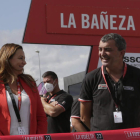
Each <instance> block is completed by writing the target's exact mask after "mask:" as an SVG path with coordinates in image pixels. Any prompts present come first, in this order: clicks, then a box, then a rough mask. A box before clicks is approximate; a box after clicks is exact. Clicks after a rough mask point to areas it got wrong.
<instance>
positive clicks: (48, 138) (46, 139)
mask: <svg viewBox="0 0 140 140" xmlns="http://www.w3.org/2000/svg"><path fill="white" fill-rule="evenodd" d="M44 138H45V140H52V138H51V136H50V135H44Z"/></svg>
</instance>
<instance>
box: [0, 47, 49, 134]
mask: <svg viewBox="0 0 140 140" xmlns="http://www.w3.org/2000/svg"><path fill="white" fill-rule="evenodd" d="M25 65H26V61H25V55H24V52H23V48H22V46H20V45H17V44H5V45H4V46H3V47H2V48H1V50H0V135H24V134H26V135H29V134H45V133H47V119H46V115H45V113H44V110H43V107H42V104H41V101H40V97H39V94H38V90H37V87H36V84H35V81H34V79H33V78H32V77H31V76H30V75H27V74H23V70H24V69H23V68H24V66H25ZM14 103H15V104H16V105H15V104H14Z"/></svg>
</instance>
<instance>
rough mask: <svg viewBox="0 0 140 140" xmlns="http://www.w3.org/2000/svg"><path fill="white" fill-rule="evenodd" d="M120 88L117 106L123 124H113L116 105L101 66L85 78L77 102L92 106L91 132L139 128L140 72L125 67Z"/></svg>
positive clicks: (139, 70) (136, 69)
mask: <svg viewBox="0 0 140 140" xmlns="http://www.w3.org/2000/svg"><path fill="white" fill-rule="evenodd" d="M122 84H123V90H122V94H121V95H122V99H121V100H120V104H119V106H120V111H121V112H122V118H123V123H114V117H113V112H114V111H116V108H115V106H116V104H115V102H114V99H113V97H112V93H111V90H110V89H109V86H108V82H107V80H106V76H105V74H104V70H103V66H102V67H101V68H98V69H96V70H93V71H92V72H90V73H88V74H87V75H86V77H85V79H84V81H83V84H82V88H81V94H80V99H79V100H80V101H81V102H87V101H88V102H92V104H93V106H92V108H93V109H92V116H93V119H92V123H91V130H92V131H99V130H113V129H125V128H134V127H140V69H138V68H136V67H133V66H130V65H126V64H125V68H124V74H123V79H122Z"/></svg>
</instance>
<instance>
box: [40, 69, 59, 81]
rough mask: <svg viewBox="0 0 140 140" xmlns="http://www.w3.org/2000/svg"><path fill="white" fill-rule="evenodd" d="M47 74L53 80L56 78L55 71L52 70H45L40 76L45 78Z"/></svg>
mask: <svg viewBox="0 0 140 140" xmlns="http://www.w3.org/2000/svg"><path fill="white" fill-rule="evenodd" d="M47 76H51V77H52V79H53V80H55V79H58V77H57V75H56V73H54V72H53V71H47V72H45V73H44V74H43V75H42V78H45V77H47Z"/></svg>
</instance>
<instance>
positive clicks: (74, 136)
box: [0, 128, 140, 140]
mask: <svg viewBox="0 0 140 140" xmlns="http://www.w3.org/2000/svg"><path fill="white" fill-rule="evenodd" d="M138 138H139V139H140V128H133V129H121V130H110V131H90V132H80V133H79V132H76V133H56V134H48V135H47V134H40V135H16V136H0V140H100V139H101V140H128V139H129V140H138Z"/></svg>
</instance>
